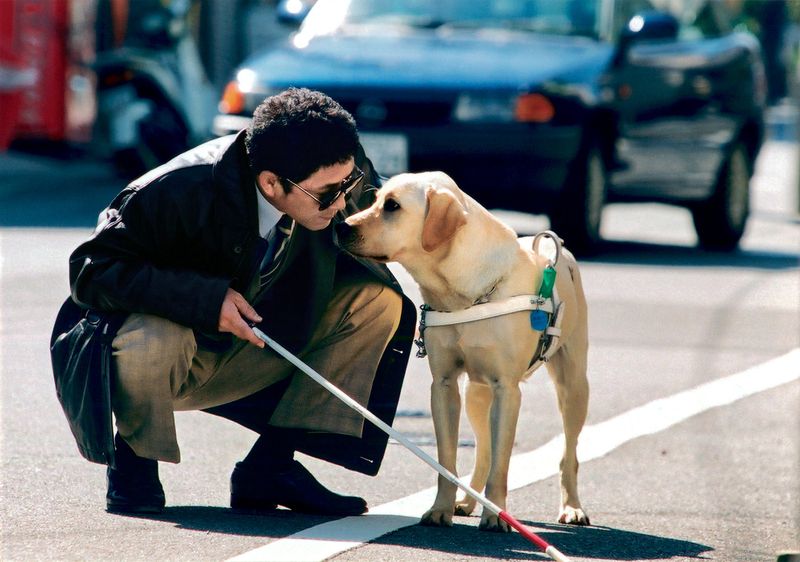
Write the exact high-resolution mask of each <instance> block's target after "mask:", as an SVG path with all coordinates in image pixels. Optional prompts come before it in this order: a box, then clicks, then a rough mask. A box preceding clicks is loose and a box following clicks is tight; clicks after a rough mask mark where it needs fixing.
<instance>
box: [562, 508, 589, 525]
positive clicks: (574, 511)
mask: <svg viewBox="0 0 800 562" xmlns="http://www.w3.org/2000/svg"><path fill="white" fill-rule="evenodd" d="M558 522H559V523H566V524H567V525H591V523H589V516H588V515H586V513H584V511H583V509H581V508H580V507H578V508H575V507H569V506H567V507H565V508H564V509H562V510H561V513H560V514H559V516H558Z"/></svg>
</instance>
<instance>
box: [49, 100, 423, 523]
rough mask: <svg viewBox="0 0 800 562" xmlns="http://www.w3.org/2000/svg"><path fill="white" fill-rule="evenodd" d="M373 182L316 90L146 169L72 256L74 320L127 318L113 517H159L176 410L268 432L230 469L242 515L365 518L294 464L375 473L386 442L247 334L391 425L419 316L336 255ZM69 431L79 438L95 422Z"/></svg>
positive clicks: (121, 348) (380, 282)
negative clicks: (281, 350) (163, 465)
mask: <svg viewBox="0 0 800 562" xmlns="http://www.w3.org/2000/svg"><path fill="white" fill-rule="evenodd" d="M376 183H377V176H376V174H374V172H373V170H372V166H371V164H370V162H369V160H367V159H366V157H365V156H364V154H363V151H362V150H361V149H360V145H359V141H358V135H357V131H356V126H355V122H354V120H353V118H352V117H351V115H350V114H349V113H347V112H346V111H345V110H344V109H343V108H342V107H341V106H340V105H339V104H337V103H336V102H335V101H334V100H332V99H331V98H329V97H327V96H325V95H323V94H321V93H319V92H313V91H309V90H305V89H290V90H287V91H285V92H283V93H281V94H278V95H275V96H272V97H269V98H267V99H266V100H264V102H263V103H262V104H261V105H260V106H259V107H258V108H257V109H256V111H255V113H254V117H253V121H252V124H251V125H250V126H249V127H248V128H247V129H245V130H243V131H241V132H240V133H239V134H237V135H231V136H229V137H223V138H221V139H216V140H213V141H211V142H208V143H205V144H203V145H201V146H199V147H197V148H195V149H194V150H191V151H188V152H186V153H184V154H182V155H180V156H178V157H176V158H175V159H173V160H172V161H170V162H168V163H167V164H165V165H163V166H160V167H158V168H156V169H154V170H152V171H150V172H149V173H147V174H145V175H144V176H142V177H140V178H139V179H137V180H135V181H134V182H132V183H131V184H130V185H128V186H127V187H126V188H125V189H124V190H123V191H122V192H121V193H120V194H119V195H118V196H117V197H116V198H115V199H114V200H113V201H112V203H111V205H110V206H109V207H108V208H107V209H105V211H104V212H103V213H102V214H101V216H100V222H99V224H98V227H97V229H96V230H95V233H94V235H93V237H92V238H91V239H90V240H88V241H87V242H85V243H84V244H82V245H81V246H79V247H78V248H77V249H76V250H75V251H74V253H73V254H72V256H71V257H70V283H71V289H72V301H73V302H68V303H66V304H65V306H67V305H69V306H75V304H77V305H78V306H79V307H80V308H81V309H82V311H93V312H98V313H100V314H103V313H112V314H119V313H123V318H124V320H123V321H122V322H121V326H120V327H119V329H118V331H117V333H116V335H115V336H114V337H113V341H112V344H111V356H112V358H113V360H112V361H111V369H110V371H111V375H110V377H111V385H110V386H111V392H110V396H111V400H110V401H111V407H112V410H113V414H114V418H115V420H116V434H115V435H114V445H113V453H114V454H113V457H114V461H113V462H109V468H108V472H107V474H108V493H107V496H106V508H107V510H108V511H111V512H123V513H157V512H159V511H161V510H162V509H163V508H164V505H165V496H164V491H163V488H162V486H161V483H160V481H159V477H158V461H167V462H173V463H177V462H179V461H180V450H179V447H178V442H177V439H176V433H175V422H174V412H175V411H178V410H206V411H209V412H211V413H213V414H217V415H222V416H224V417H227V418H229V419H232V420H234V421H236V422H237V423H240V424H242V425H244V426H246V427H249V428H251V429H253V430H254V431H256V432H257V433H258V434H259V437H258V439H257V440H256V442H255V444H254V446H253V448H252V449H251V450H250V452H249V453H248V454H247V455H246V457H245V458H244V459H243V460H242V461H241V462H239V463H237V465H236V467H235V468H234V470H233V474H232V476H231V498H230V502H231V507H233V508H246V509H272V508H274V507H275V506H285V507H287V508H289V509H292V510H295V511H300V512H305V513H316V514H329V515H357V514H361V513H364V512H365V511H367V504H366V502H365V501H364V500H363V499H362V498H359V497H354V496H346V495H340V494H338V493H334V492H333V491H330V490H328V489H326V488H325V487H323V486H322V485H321V484H320V483H319V482H318V481H317V480H316V479H315V478H314V477H313V476H312V475H311V474H310V473H309V472H308V471H307V470H306V469H305V468H304V467H303V466H302V465H301V464H300V463H299V462H298V461H296V460H295V459H294V453H295V451H302V452H305V453H307V454H310V455H314V456H317V457H319V458H323V459H326V460H329V461H331V462H334V463H336V464H339V465H341V466H344V467H346V468H349V469H352V470H358V471H360V472H363V473H366V474H375V473H377V470H378V467H379V466H380V463H381V460H382V458H383V454H384V452H385V447H386V440H387V439H386V436H385V435H382V434H381V433H380V432H379V430H377V428H375V427H373V426H372V425H371V424H368V425H367V426H366V427H365V424H364V421H363V419H362V418H361V417H360V416H359V415H358V414H357V413H356V412H354V411H352V410H350V409H349V408H348V407H347V406H345V405H344V404H342V403H341V402H339V401H338V400H337V399H336V398H335V397H333V396H332V395H330V394H328V393H327V392H326V391H325V390H324V389H323V388H322V387H320V386H318V385H317V384H316V383H315V382H314V381H312V380H311V379H310V378H308V377H307V376H306V375H304V374H302V373H301V372H299V371H296V370H295V369H294V367H293V366H292V365H291V364H290V363H288V362H287V361H285V360H284V359H282V358H280V357H279V356H277V355H276V354H275V353H274V352H273V351H272V350H270V349H269V348H265V347H264V344H263V342H261V341H260V340H259V339H258V338H257V337H256V336H255V334H254V333H253V331H252V329H251V327H250V326H251V325H252V324H258V325H259V326H260V327H261V328H262V329H263V330H264V331H265V332H266V333H268V334H270V335H271V336H272V337H274V338H275V339H276V340H278V341H280V342H281V343H282V344H283V345H285V346H286V347H288V348H289V349H291V350H292V351H294V352H295V353H297V354H298V355H299V356H300V358H301V359H302V360H304V361H305V362H306V363H308V364H309V365H310V366H311V367H312V368H314V369H315V370H317V371H318V372H320V373H322V374H324V375H325V376H326V377H327V378H328V379H329V380H330V381H331V382H333V383H334V384H335V385H337V386H338V387H340V388H341V389H342V390H344V391H345V392H346V393H348V394H349V395H351V396H352V397H353V398H355V399H356V400H357V401H358V402H360V403H361V404H363V405H365V406H368V407H369V408H370V409H371V410H373V411H374V412H375V413H376V414H378V415H379V416H380V417H382V418H383V419H384V420H385V421H388V422H389V423H391V421H392V419H393V417H394V414H395V411H396V408H397V400H398V397H399V393H400V387H401V384H402V379H403V375H404V371H405V367H406V362H407V357H408V349H409V346H410V342H411V337H412V335H413V326H414V321H415V313H414V308H413V306H412V305H411V303H410V301H409V300H408V299H407V298H405V297H404V296H403V295H402V293H401V290H400V287H399V285H398V283H397V282H396V280H395V279H394V278H393V277H392V276H391V274H390V273H389V271H388V269H386V268H385V267H383V266H377V265H375V264H371V263H367V262H364V263H362V262H359V261H356V260H355V259H354V258H352V257H351V256H349V255H348V254H345V253H344V252H342V251H340V250H339V248H338V247H337V244H336V240H335V238H334V234H333V225H334V224H335V223H337V222H339V221H341V220H343V219H344V218H345V217H346V216H347V215H349V214H351V213H353V212H356V211H357V210H358V209H359V208H363V207H365V206H367V205H368V204H369V203H370V202H371V198H372V197H374V195H373V191H374V190H370V189H368V188H367V186H368V185H369V184H376ZM62 310H63V309H62ZM58 331H59V330H58V326H57V329H56V332H58ZM54 335H55V334H54ZM56 377H57V379H58V369H56ZM60 397H61V398H62V404H63V403H64V400H65V399H66V400H69V399H76V397H75V396H72V397H70V396H66V397H64V396H60ZM78 399H79V397H78ZM65 410H66V408H65ZM68 417H69V414H68ZM71 423H72V424H73V433H75V429H74V428H75V426H76V424H77V425H78V426H79V425H80V424H81V423H88V422H86V421H85V420H81V419H77V420H76V419H72V420H71ZM91 429H92V428H87V430H91ZM109 435H110V434H109ZM79 445H80V443H79ZM81 450H82V451H83V450H84V449H83V448H81ZM84 454H85V453H84Z"/></svg>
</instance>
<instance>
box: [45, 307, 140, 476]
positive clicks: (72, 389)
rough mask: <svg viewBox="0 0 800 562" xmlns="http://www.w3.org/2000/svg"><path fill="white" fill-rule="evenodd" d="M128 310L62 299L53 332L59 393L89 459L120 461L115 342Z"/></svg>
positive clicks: (74, 431)
mask: <svg viewBox="0 0 800 562" xmlns="http://www.w3.org/2000/svg"><path fill="white" fill-rule="evenodd" d="M126 317H127V314H123V313H101V312H96V311H93V310H86V309H82V308H80V307H79V306H78V305H77V304H75V302H74V301H73V300H72V299H71V298H67V300H66V301H64V304H63V305H61V310H59V312H58V316H57V317H56V322H55V326H53V334H52V336H51V337H50V358H51V360H52V363H53V376H54V378H55V385H56V394H57V395H58V400H59V402H60V403H61V407H62V408H63V409H64V414H65V415H66V417H67V421H68V422H69V427H70V429H71V430H72V435H73V436H74V437H75V442H76V443H77V445H78V450H79V451H80V453H81V455H83V456H84V457H85V458H86V459H87V460H90V461H92V462H96V463H100V464H107V465H109V466H112V467H113V466H114V427H113V420H112V415H111V384H112V381H113V377H112V371H111V370H112V368H113V361H112V357H111V351H112V350H111V342H112V341H113V339H114V336H115V335H116V333H117V330H119V328H120V326H122V323H123V322H124V321H125V318H126Z"/></svg>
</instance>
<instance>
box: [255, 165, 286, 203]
mask: <svg viewBox="0 0 800 562" xmlns="http://www.w3.org/2000/svg"><path fill="white" fill-rule="evenodd" d="M256 181H257V182H258V188H259V189H260V190H261V192H262V193H263V194H264V195H266V196H267V198H268V199H274V198H275V197H277V196H278V195H279V194H283V185H282V184H281V180H280V179H279V178H278V176H277V175H275V174H274V173H272V172H270V171H269V170H263V171H261V172H259V173H258V176H257V177H256Z"/></svg>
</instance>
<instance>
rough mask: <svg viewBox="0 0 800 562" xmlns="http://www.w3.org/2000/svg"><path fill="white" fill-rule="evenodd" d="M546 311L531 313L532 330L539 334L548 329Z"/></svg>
mask: <svg viewBox="0 0 800 562" xmlns="http://www.w3.org/2000/svg"><path fill="white" fill-rule="evenodd" d="M547 316H548V315H547V313H546V312H545V311H544V310H533V311H531V328H533V329H534V330H536V331H537V332H543V331H544V330H545V328H547V324H548V318H547Z"/></svg>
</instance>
